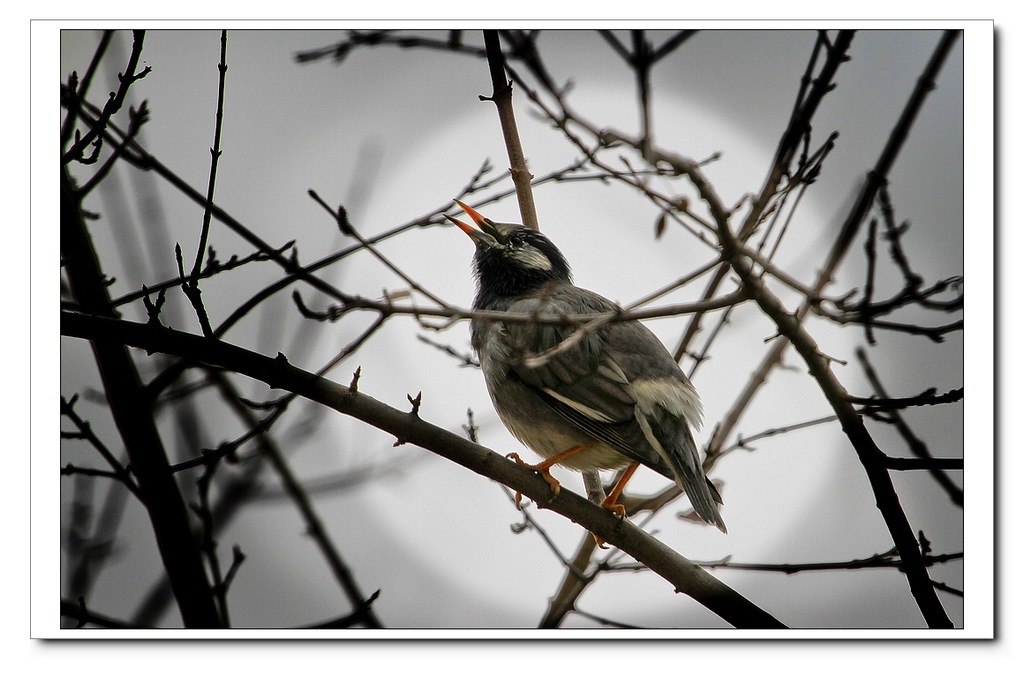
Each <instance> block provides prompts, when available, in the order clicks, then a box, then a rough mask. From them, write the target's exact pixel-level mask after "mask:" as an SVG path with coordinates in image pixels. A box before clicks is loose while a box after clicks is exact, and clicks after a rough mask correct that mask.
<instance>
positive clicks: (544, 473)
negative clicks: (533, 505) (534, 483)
mask: <svg viewBox="0 0 1024 678" xmlns="http://www.w3.org/2000/svg"><path fill="white" fill-rule="evenodd" d="M505 458H506V459H511V460H512V461H514V462H515V463H517V464H519V465H520V466H522V467H523V468H525V469H527V470H530V471H533V472H534V473H538V474H540V477H541V478H543V479H544V480H546V481H547V482H548V485H549V486H550V487H551V492H552V493H553V494H554V495H555V496H558V493H559V492H560V491H561V490H562V483H560V482H558V480H557V479H555V477H554V476H553V475H551V471H549V470H548V469H549V468H551V464H548V463H545V462H541V463H540V464H527V463H526V462H525V461H523V458H522V457H520V456H519V454H518V453H517V452H509V453H508V454H506V455H505ZM522 500H523V493H522V492H516V508H517V509H519V510H520V511H522V510H523V506H522V503H521V502H522Z"/></svg>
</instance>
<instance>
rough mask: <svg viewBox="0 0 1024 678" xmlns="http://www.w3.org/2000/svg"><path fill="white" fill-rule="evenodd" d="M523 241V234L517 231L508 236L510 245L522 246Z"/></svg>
mask: <svg viewBox="0 0 1024 678" xmlns="http://www.w3.org/2000/svg"><path fill="white" fill-rule="evenodd" d="M523 242H524V241H523V236H521V235H520V234H518V233H513V234H512V235H510V236H509V238H508V244H509V245H510V246H512V247H522V246H523Z"/></svg>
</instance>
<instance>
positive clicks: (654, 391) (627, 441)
mask: <svg viewBox="0 0 1024 678" xmlns="http://www.w3.org/2000/svg"><path fill="white" fill-rule="evenodd" d="M455 203H456V204H457V205H458V206H459V207H460V208H461V209H462V211H463V212H464V213H465V214H466V216H468V217H469V218H470V219H471V220H472V221H473V223H474V224H475V227H474V226H473V225H470V224H468V223H466V222H464V221H461V220H459V219H457V218H455V217H453V216H450V215H448V214H446V215H445V217H446V218H447V219H448V220H450V221H451V222H452V223H454V224H455V225H456V226H458V227H459V228H460V229H461V230H462V231H463V232H464V233H466V234H467V235H468V236H469V237H470V238H472V240H473V242H474V243H475V246H476V251H475V253H474V255H473V274H474V277H475V278H476V296H475V298H474V300H473V309H474V310H477V311H503V312H507V313H509V314H517V315H518V316H519V318H520V319H522V318H523V317H524V315H525V316H527V318H528V317H529V316H532V317H535V318H536V317H541V316H544V317H546V318H552V317H554V318H566V317H568V316H580V315H599V314H618V313H620V312H621V308H620V307H619V306H618V305H617V304H615V303H614V302H612V301H610V300H609V299H607V298H605V297H603V296H601V295H599V294H597V293H596V292H592V291H590V290H587V289H584V288H581V287H577V286H576V285H574V284H573V279H572V272H571V269H570V266H569V263H568V262H567V261H566V258H565V256H564V255H563V254H562V252H561V251H560V250H559V249H558V248H557V247H556V246H555V245H554V243H552V242H551V240H550V239H548V238H547V236H545V235H544V234H543V233H541V232H540V231H538V230H535V229H531V228H526V227H524V226H521V225H519V224H509V223H497V222H494V221H492V220H490V219H488V218H487V217H485V216H483V215H482V214H480V213H479V212H477V211H476V210H475V209H474V208H473V207H471V206H469V205H468V204H466V203H464V202H462V201H460V200H455ZM470 334H471V341H472V345H473V348H474V350H475V351H476V353H477V356H478V359H479V363H480V367H481V371H482V372H483V376H484V381H485V384H486V387H487V391H488V394H489V395H490V398H491V402H492V404H493V406H494V409H495V411H496V412H497V414H498V416H499V418H500V419H501V421H502V423H503V424H504V425H505V427H506V428H507V429H508V430H509V432H510V433H512V435H513V436H515V438H517V439H518V440H519V441H520V442H521V443H523V444H524V445H526V446H527V447H528V448H530V449H531V450H533V451H534V452H535V453H536V454H537V455H539V456H540V457H541V458H543V461H542V462H541V463H539V464H534V465H531V464H527V463H526V462H524V461H523V460H522V459H521V458H520V457H519V455H518V454H516V453H512V454H510V455H509V457H511V458H512V459H514V460H515V461H517V462H518V463H520V464H522V465H524V466H527V467H528V468H530V469H532V470H535V471H537V472H539V473H541V475H542V476H543V477H545V478H546V479H547V480H548V482H549V484H550V485H551V487H552V490H554V491H555V492H556V493H557V492H558V490H559V485H560V484H559V482H558V481H557V480H556V479H555V478H554V477H553V476H552V475H551V473H550V468H551V467H552V466H554V465H559V466H562V467H565V468H568V469H571V470H576V471H583V472H588V471H601V470H618V469H626V471H625V472H624V473H623V474H622V475H621V476H620V480H619V482H618V483H616V486H615V487H614V488H613V489H612V490H611V491H610V492H609V494H608V496H607V498H606V499H605V500H604V501H603V502H602V504H603V505H604V506H606V507H607V508H609V509H611V510H613V511H615V512H616V513H618V514H619V515H620V517H621V516H623V515H624V509H623V507H622V505H621V504H617V503H616V502H617V500H618V498H619V496H620V494H621V492H622V490H623V488H624V486H625V484H626V482H627V481H628V480H629V478H630V476H632V474H633V472H634V471H635V470H636V469H637V468H638V467H639V466H640V465H643V466H646V467H648V468H650V469H653V470H654V471H656V472H658V473H660V474H661V475H663V476H665V477H666V478H668V479H670V480H672V481H673V482H674V483H675V484H676V485H678V486H679V488H680V489H682V490H683V491H684V492H685V493H686V495H687V497H688V498H689V500H690V503H691V505H692V506H693V509H694V511H695V512H696V514H697V515H698V516H699V517H700V518H701V520H703V521H704V522H705V523H708V524H710V525H713V526H715V527H717V528H718V529H719V530H721V531H722V532H723V533H724V532H726V526H725V521H724V520H723V519H722V514H721V512H720V510H719V505H720V504H722V503H723V502H722V497H721V495H720V493H719V492H718V489H717V488H716V487H715V486H714V484H712V482H711V480H710V479H709V478H708V477H707V476H706V475H705V473H704V470H703V467H702V465H701V458H700V453H699V452H698V449H697V443H696V441H695V440H694V436H693V432H692V430H691V427H698V426H699V425H700V423H701V418H702V416H703V414H702V413H703V410H702V405H701V400H700V397H699V395H698V394H697V391H696V389H695V388H694V387H693V384H692V383H690V380H689V379H688V378H687V377H686V375H685V374H684V373H683V371H682V369H680V367H679V365H678V364H677V363H676V361H675V360H674V359H673V358H672V356H671V354H670V353H669V352H668V349H666V348H665V345H664V344H662V342H661V341H660V340H659V339H658V338H657V336H656V335H655V334H654V333H653V332H651V330H649V329H648V328H647V327H646V326H644V325H643V324H642V323H640V322H639V321H638V320H625V321H614V322H605V323H598V324H596V325H595V326H593V327H589V326H587V324H585V323H584V324H583V325H579V324H577V325H575V326H574V325H572V324H569V323H564V322H563V323H553V322H535V321H530V320H528V319H527V320H525V321H522V320H520V321H512V320H510V319H508V320H496V319H494V317H493V316H491V317H487V316H483V317H481V316H474V317H472V319H471V322H470ZM517 505H518V498H517Z"/></svg>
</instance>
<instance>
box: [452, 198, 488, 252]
mask: <svg viewBox="0 0 1024 678" xmlns="http://www.w3.org/2000/svg"><path fill="white" fill-rule="evenodd" d="M455 203H456V204H457V205H458V206H459V207H461V208H462V209H463V210H464V211H465V212H466V215H467V216H469V218H470V219H472V220H473V222H474V223H475V224H476V225H477V226H479V227H480V228H481V229H484V230H479V229H476V228H473V227H472V226H470V225H469V224H467V223H466V222H464V221H460V220H458V219H456V218H455V217H453V216H450V215H448V214H446V215H444V216H445V218H446V219H448V221H450V222H452V223H453V224H455V225H456V226H458V227H459V228H461V229H462V232H463V233H465V234H466V235H468V236H469V237H470V238H472V239H473V242H475V243H476V244H478V245H497V244H498V241H497V239H495V237H494V236H493V235H491V234H490V233H487V232H485V231H488V230H491V228H490V222H489V221H488V219H487V217H485V216H484V215H482V214H480V213H479V212H477V211H476V210H475V209H473V208H472V207H470V206H469V205H467V204H466V203H464V202H462V201H461V200H456V201H455Z"/></svg>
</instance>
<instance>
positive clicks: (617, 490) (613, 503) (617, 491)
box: [601, 461, 640, 518]
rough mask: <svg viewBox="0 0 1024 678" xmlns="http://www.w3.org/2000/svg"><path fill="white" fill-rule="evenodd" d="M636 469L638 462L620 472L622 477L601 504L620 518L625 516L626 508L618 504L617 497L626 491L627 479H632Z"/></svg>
mask: <svg viewBox="0 0 1024 678" xmlns="http://www.w3.org/2000/svg"><path fill="white" fill-rule="evenodd" d="M638 468H640V462H637V461H634V462H633V463H632V464H630V465H629V466H627V467H626V470H625V471H623V472H622V477H621V478H619V481H618V482H617V483H615V487H613V488H612V491H611V492H609V493H608V497H607V498H606V499H605V500H604V501H602V502H601V506H604V507H605V508H606V509H608V510H610V511H611V512H612V513H614V514H615V515H617V516H618V517H620V518H624V517H625V516H626V507H625V506H623V505H622V504H620V503H618V501H619V497H620V496H622V491H623V490H625V489H626V483H628V482H629V479H630V478H632V477H633V474H634V473H636V470H637V469H638Z"/></svg>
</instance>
